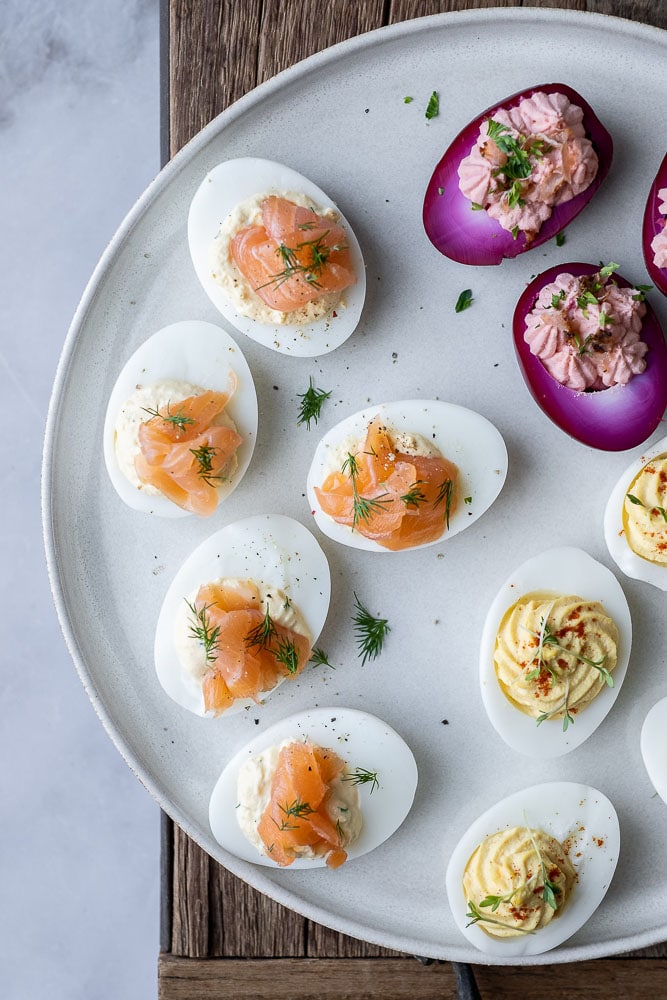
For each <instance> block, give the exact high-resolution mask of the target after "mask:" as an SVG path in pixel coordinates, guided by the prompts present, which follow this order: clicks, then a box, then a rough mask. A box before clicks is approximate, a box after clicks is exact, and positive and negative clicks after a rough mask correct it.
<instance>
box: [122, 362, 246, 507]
mask: <svg viewBox="0 0 667 1000" xmlns="http://www.w3.org/2000/svg"><path fill="white" fill-rule="evenodd" d="M235 384H236V382H235V380H234V383H233V386H232V387H231V391H230V392H213V391H211V390H207V391H205V392H202V393H200V394H199V395H197V396H189V397H188V398H187V399H182V400H175V401H172V402H170V403H169V404H168V405H167V406H163V407H162V409H161V410H157V411H155V412H154V413H153V412H152V411H149V412H151V413H152V415H151V416H150V418H149V419H148V420H146V421H144V422H143V423H142V424H140V425H139V433H138V437H139V448H140V451H139V454H138V455H137V456H136V458H135V462H134V466H135V469H136V472H137V475H138V476H139V479H140V480H141V482H142V483H146V484H148V485H150V486H154V487H155V488H156V489H157V490H159V491H160V493H162V494H164V496H166V497H167V498H168V499H169V500H171V501H172V502H173V503H175V504H177V505H178V506H179V507H182V508H183V510H188V511H192V512H193V513H195V514H199V515H201V516H203V517H208V516H209V515H210V514H212V513H213V512H214V510H215V509H216V507H217V505H218V486H219V485H220V484H221V483H222V482H223V481H224V479H225V478H226V475H227V474H228V472H229V468H228V467H229V465H230V462H231V461H232V459H233V458H234V455H235V454H236V451H237V449H238V447H239V446H240V445H241V444H242V443H243V438H242V437H241V435H240V434H238V432H237V431H236V430H235V429H234V428H233V427H229V426H227V425H226V424H223V423H220V422H219V418H220V416H221V414H222V413H223V412H224V409H225V406H226V405H227V403H228V401H229V398H230V396H231V394H232V392H233V391H234V387H235Z"/></svg>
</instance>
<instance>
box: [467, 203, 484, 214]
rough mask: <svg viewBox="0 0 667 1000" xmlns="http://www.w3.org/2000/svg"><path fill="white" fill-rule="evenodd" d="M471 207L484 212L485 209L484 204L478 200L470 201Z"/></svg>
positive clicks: (474, 210)
mask: <svg viewBox="0 0 667 1000" xmlns="http://www.w3.org/2000/svg"><path fill="white" fill-rule="evenodd" d="M470 208H471V209H472V211H473V212H483V211H484V205H480V204H479V202H478V201H472V202H471V203H470Z"/></svg>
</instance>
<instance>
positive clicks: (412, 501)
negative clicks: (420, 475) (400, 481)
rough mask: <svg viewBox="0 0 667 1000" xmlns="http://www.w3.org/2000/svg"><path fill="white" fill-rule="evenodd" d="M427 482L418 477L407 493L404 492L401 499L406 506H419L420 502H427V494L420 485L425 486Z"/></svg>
mask: <svg viewBox="0 0 667 1000" xmlns="http://www.w3.org/2000/svg"><path fill="white" fill-rule="evenodd" d="M424 485H425V483H424V481H423V480H422V479H417V480H416V481H415V482H414V483H412V485H411V486H410V489H409V490H408V492H407V493H404V494H403V496H402V497H401V500H402V501H403V503H404V504H405V506H406V507H419V504H420V503H426V496H425V494H424V493H422V491H421V490H420V489H419V487H420V486H424Z"/></svg>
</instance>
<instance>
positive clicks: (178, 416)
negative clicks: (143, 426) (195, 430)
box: [142, 403, 195, 431]
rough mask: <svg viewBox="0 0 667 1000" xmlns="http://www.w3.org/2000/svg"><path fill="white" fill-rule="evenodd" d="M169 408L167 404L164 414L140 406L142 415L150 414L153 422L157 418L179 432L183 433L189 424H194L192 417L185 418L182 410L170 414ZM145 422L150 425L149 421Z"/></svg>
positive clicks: (148, 407)
mask: <svg viewBox="0 0 667 1000" xmlns="http://www.w3.org/2000/svg"><path fill="white" fill-rule="evenodd" d="M170 406H171V404H170V403H167V407H166V412H165V413H160V411H159V410H155V409H151V407H150V406H142V410H143V411H144V413H148V414H150V418H151V420H155V418H156V417H157V418H158V419H159V420H164V422H165V423H167V424H173V426H174V427H176V429H177V430H179V431H183V430H185V428H186V427H187V426H188V425H189V424H194V423H195V421H194V420H193V419H192V417H186V415H185V414H184V413H183V410H182V409H179V410H176V412H175V413H172V412H171V410H170ZM147 422H148V423H150V421H147Z"/></svg>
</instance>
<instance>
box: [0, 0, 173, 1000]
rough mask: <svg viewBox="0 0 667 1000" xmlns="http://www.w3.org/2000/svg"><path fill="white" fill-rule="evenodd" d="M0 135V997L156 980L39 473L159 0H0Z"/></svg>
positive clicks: (145, 859) (135, 868)
mask: <svg viewBox="0 0 667 1000" xmlns="http://www.w3.org/2000/svg"><path fill="white" fill-rule="evenodd" d="M0 143H1V145H2V155H1V156H0V218H2V220H3V228H4V233H3V239H2V243H1V247H2V249H1V250H0V254H1V255H2V262H1V266H2V275H3V282H2V285H3V292H2V296H1V297H0V393H1V398H2V400H3V406H4V410H5V415H8V416H9V427H8V428H7V423H6V420H5V429H6V431H7V430H8V433H7V432H6V433H4V434H2V435H0V458H1V468H2V497H3V499H2V521H1V523H0V537H1V540H2V541H1V545H2V548H1V552H2V571H1V572H0V602H1V606H2V628H3V634H4V642H3V654H2V658H1V659H2V664H1V669H0V703H1V705H2V715H1V720H2V721H1V725H0V801H1V802H2V806H1V807H0V848H1V849H0V885H1V886H2V905H1V906H0V996H2V997H3V1000H43V998H45V997H48V998H49V1000H65V998H66V1000H78V998H82V1000H83V998H85V1000H106V998H112V997H113V998H120V997H122V998H123V1000H133V998H135V997H136V998H142V1000H145V998H149V997H152V996H155V995H156V993H157V986H156V962H157V953H158V916H159V811H158V808H157V806H156V805H155V804H154V802H153V801H152V800H151V799H150V797H149V795H148V794H147V792H146V791H145V790H144V789H143V787H142V786H141V785H140V784H139V782H138V781H137V780H136V779H135V778H134V776H133V775H132V774H131V772H130V770H129V769H128V768H127V766H126V765H125V763H124V761H123V760H122V759H121V757H120V755H119V754H118V752H117V751H116V749H115V748H114V746H113V745H112V743H111V741H110V740H109V739H108V737H107V736H106V734H105V732H104V730H103V728H102V726H101V724H100V722H99V721H98V719H97V717H96V715H95V713H94V711H93V709H92V707H91V705H90V703H89V701H88V698H87V696H86V694H85V692H84V690H83V687H82V685H81V683H80V681H79V679H78V677H77V675H76V672H75V670H74V667H73V665H72V662H71V660H70V657H69V654H68V652H67V650H66V647H65V644H64V641H63V639H62V636H61V633H60V628H59V625H58V622H57V620H56V615H55V612H54V609H53V604H52V601H51V594H50V590H49V584H48V580H47V575H46V569H45V564H44V556H43V546H42V535H41V523H40V509H39V479H40V461H41V450H42V438H43V433H44V422H45V418H46V411H47V405H48V400H49V394H50V390H51V384H52V381H53V376H54V372H55V368H56V364H57V360H58V356H59V353H60V350H61V347H62V343H63V340H64V337H65V334H66V331H67V327H68V325H69V322H70V319H71V316H72V314H73V312H74V309H75V307H76V304H77V301H78V299H79V297H80V295H81V292H82V290H83V288H84V285H85V283H86V281H87V279H88V276H89V274H90V273H91V271H92V269H93V267H94V265H95V263H96V261H97V259H98V257H99V255H100V253H101V252H102V250H103V249H104V246H105V245H106V243H107V242H108V240H109V238H110V237H111V236H112V234H113V232H114V230H115V228H116V227H117V225H118V224H119V222H120V221H121V219H122V217H123V216H124V214H125V213H126V211H127V210H128V209H129V208H130V206H131V205H132V203H133V201H134V200H135V199H136V198H137V197H138V195H139V194H140V193H141V191H142V190H143V188H144V187H145V186H146V184H147V183H148V182H149V181H150V180H151V179H152V177H153V176H154V175H155V173H157V171H158V169H159V67H158V0H92V2H91V0H67V2H66V3H59V2H56V0H3V2H2V4H0ZM7 639H8V640H9V641H8V642H7Z"/></svg>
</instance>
